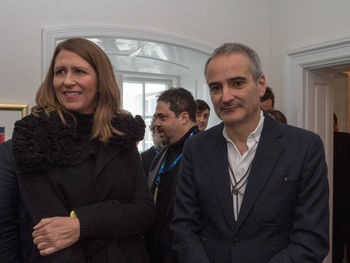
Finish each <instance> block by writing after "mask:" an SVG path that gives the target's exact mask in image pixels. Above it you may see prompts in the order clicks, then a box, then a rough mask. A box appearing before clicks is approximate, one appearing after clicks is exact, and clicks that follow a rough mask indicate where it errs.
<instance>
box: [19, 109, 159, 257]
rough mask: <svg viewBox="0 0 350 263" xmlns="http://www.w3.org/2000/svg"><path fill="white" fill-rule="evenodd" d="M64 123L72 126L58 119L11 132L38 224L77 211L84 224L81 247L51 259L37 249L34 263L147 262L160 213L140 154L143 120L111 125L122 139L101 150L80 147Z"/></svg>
mask: <svg viewBox="0 0 350 263" xmlns="http://www.w3.org/2000/svg"><path fill="white" fill-rule="evenodd" d="M67 119H68V124H69V125H68V126H67V125H63V124H62V122H61V121H60V119H59V117H58V115H57V114H52V115H51V117H50V118H47V117H45V116H44V115H43V116H41V117H40V118H37V117H34V116H33V115H30V116H28V117H26V118H24V119H23V120H21V121H19V122H17V123H16V125H15V129H14V134H13V153H14V157H15V160H16V163H17V166H18V177H19V184H20V191H21V194H22V196H23V200H24V202H25V205H26V207H27V209H28V211H29V214H30V216H31V218H32V220H33V223H34V224H37V223H38V222H39V221H40V220H41V219H42V218H46V217H53V216H69V213H70V211H72V210H74V211H75V213H76V215H77V216H78V218H79V222H80V240H79V241H78V242H77V243H76V244H74V245H73V246H71V247H69V248H66V249H64V250H62V251H59V252H57V253H54V254H52V255H50V256H46V257H41V256H40V254H39V252H38V250H37V249H36V247H35V248H34V251H33V256H32V262H121V263H126V262H132V263H138V262H140V263H141V262H148V259H147V254H146V252H145V249H144V244H143V238H142V234H143V233H144V232H145V231H146V230H147V229H148V227H149V226H150V225H151V224H152V222H153V219H154V212H155V211H154V203H153V200H152V196H151V194H150V192H149V190H148V188H147V185H146V181H145V176H144V175H143V171H142V165H141V160H140V156H139V154H138V151H137V148H136V141H138V140H141V139H142V137H143V134H144V127H145V125H144V122H143V120H142V119H141V118H140V117H139V116H137V117H136V118H135V119H134V118H133V117H132V116H130V115H119V116H117V117H116V118H115V119H113V121H112V125H113V127H115V128H116V129H117V130H119V131H122V132H124V133H125V134H124V136H119V135H114V136H113V138H112V139H111V140H110V141H109V142H108V143H107V144H104V143H102V142H99V141H97V140H96V141H90V142H89V143H86V142H85V143H83V142H82V138H81V137H80V134H79V133H78V131H77V129H76V128H74V123H73V121H72V120H71V119H69V117H67Z"/></svg>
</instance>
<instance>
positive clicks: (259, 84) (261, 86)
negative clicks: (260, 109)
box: [256, 74, 266, 98]
mask: <svg viewBox="0 0 350 263" xmlns="http://www.w3.org/2000/svg"><path fill="white" fill-rule="evenodd" d="M256 85H257V87H258V90H259V95H260V98H261V97H262V96H264V94H265V91H266V79H265V76H264V75H263V74H262V75H260V77H259V78H258V81H257V83H256Z"/></svg>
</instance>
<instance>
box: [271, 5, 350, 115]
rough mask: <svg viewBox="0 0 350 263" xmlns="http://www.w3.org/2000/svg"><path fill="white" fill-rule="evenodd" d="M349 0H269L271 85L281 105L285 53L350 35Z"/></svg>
mask: <svg viewBox="0 0 350 263" xmlns="http://www.w3.org/2000/svg"><path fill="white" fill-rule="evenodd" d="M349 10H350V1H348V0H333V1H329V0H307V1H305V0H293V1H290V0H278V1H276V0H270V8H269V40H268V47H269V55H268V61H269V64H268V69H269V72H270V76H269V77H270V80H269V85H270V86H271V87H272V89H273V91H274V92H275V95H276V97H277V100H276V107H277V108H281V109H283V107H282V106H283V105H282V101H281V100H282V97H283V96H282V76H283V55H284V52H285V51H286V50H293V49H296V48H301V47H305V46H309V45H313V44H318V43H322V42H327V41H331V40H337V39H342V38H345V37H350V27H349V24H350V15H349Z"/></svg>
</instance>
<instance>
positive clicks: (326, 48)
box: [282, 38, 350, 128]
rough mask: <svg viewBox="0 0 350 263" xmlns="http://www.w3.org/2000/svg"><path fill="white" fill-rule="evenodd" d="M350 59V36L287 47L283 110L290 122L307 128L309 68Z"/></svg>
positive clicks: (284, 59)
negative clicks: (300, 46)
mask: <svg viewBox="0 0 350 263" xmlns="http://www.w3.org/2000/svg"><path fill="white" fill-rule="evenodd" d="M349 62H350V38H345V39H340V40H335V41H329V42H324V43H321V44H316V45H311V46H306V47H302V48H298V49H293V50H287V51H285V54H284V58H283V65H284V66H283V68H284V70H283V88H282V93H283V98H282V101H283V110H284V112H285V114H286V116H287V119H288V123H290V124H292V125H295V126H298V127H301V128H305V127H306V120H307V111H306V109H307V103H308V101H307V98H306V94H307V92H306V91H307V89H308V84H307V83H306V82H305V71H306V70H309V69H317V68H325V67H329V66H335V65H341V64H345V63H349Z"/></svg>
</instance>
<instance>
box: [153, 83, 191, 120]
mask: <svg viewBox="0 0 350 263" xmlns="http://www.w3.org/2000/svg"><path fill="white" fill-rule="evenodd" d="M159 101H163V102H165V103H169V109H170V110H171V111H172V112H174V114H175V116H176V117H179V115H180V114H181V113H182V112H188V115H189V118H190V120H191V121H193V122H196V110H197V104H196V101H195V100H194V98H193V96H192V94H191V92H189V91H188V90H186V89H184V88H171V89H168V90H165V91H163V92H162V93H161V94H160V95H159V97H158V99H157V102H159Z"/></svg>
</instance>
